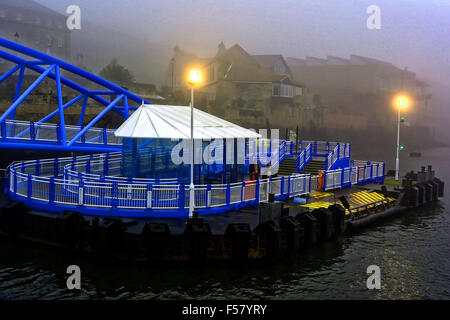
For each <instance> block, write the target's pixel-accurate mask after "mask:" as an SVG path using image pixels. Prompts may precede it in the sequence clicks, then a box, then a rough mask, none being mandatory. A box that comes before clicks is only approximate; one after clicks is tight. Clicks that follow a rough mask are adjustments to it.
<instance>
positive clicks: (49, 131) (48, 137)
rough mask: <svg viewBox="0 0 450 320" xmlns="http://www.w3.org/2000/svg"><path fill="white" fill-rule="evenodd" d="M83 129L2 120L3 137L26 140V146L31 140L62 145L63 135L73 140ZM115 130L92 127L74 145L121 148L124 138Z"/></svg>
mask: <svg viewBox="0 0 450 320" xmlns="http://www.w3.org/2000/svg"><path fill="white" fill-rule="evenodd" d="M63 130H64V132H63ZM82 130H83V127H82V126H70V125H66V126H64V128H62V127H61V125H59V124H53V123H43V122H41V123H40V122H32V121H20V120H3V121H2V122H0V137H1V139H2V140H7V141H8V142H9V143H13V142H16V143H24V142H25V144H24V146H25V145H28V144H30V142H33V143H35V142H42V143H47V144H54V145H62V144H63V138H62V137H63V135H64V136H65V137H66V139H70V140H72V139H74V138H75V137H76V136H77V135H78V133H79V132H80V131H82ZM114 131H115V130H113V129H106V128H95V127H91V128H89V129H88V130H86V131H85V132H84V133H83V134H82V135H81V136H79V137H78V138H77V139H76V140H74V146H84V147H90V148H91V149H90V150H92V147H96V148H100V149H99V150H101V149H102V148H107V149H108V150H110V149H111V151H112V150H121V149H122V138H121V137H116V136H115V135H114ZM63 133H64V134H63ZM44 149H48V147H45V148H44Z"/></svg>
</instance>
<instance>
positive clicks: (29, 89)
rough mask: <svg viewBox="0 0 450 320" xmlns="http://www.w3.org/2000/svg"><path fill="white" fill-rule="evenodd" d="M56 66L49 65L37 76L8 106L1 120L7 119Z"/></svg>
mask: <svg viewBox="0 0 450 320" xmlns="http://www.w3.org/2000/svg"><path fill="white" fill-rule="evenodd" d="M53 68H55V65H54V64H52V65H51V66H50V67H48V68H47V69H46V70H45V71H44V72H43V73H42V74H41V75H40V76H39V78H37V79H36V80H35V81H34V82H33V84H32V85H31V86H29V87H28V89H27V90H25V92H24V93H22V95H21V96H20V97H19V98H18V99H17V100H16V101H14V103H13V104H12V105H11V106H10V107H9V108H8V110H6V111H5V113H3V114H2V116H1V117H0V122H2V121H5V119H6V118H7V117H8V116H9V115H10V114H11V113H12V112H13V111H14V110H16V108H17V106H18V105H19V104H21V103H22V102H23V100H25V98H26V97H28V95H29V94H30V93H31V91H33V90H34V89H35V88H36V87H37V86H38V85H39V84H40V83H41V82H42V80H44V79H45V77H46V76H47V75H48V74H49V73H50V72H51V71H52V70H53Z"/></svg>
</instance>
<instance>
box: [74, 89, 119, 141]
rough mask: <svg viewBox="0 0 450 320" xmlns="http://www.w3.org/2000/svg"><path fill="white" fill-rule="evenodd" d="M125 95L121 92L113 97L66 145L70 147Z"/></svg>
mask: <svg viewBox="0 0 450 320" xmlns="http://www.w3.org/2000/svg"><path fill="white" fill-rule="evenodd" d="M124 96H125V95H123V94H121V95H120V96H118V97H117V98H116V99H114V101H113V102H111V103H110V104H109V105H108V106H107V107H106V108H105V109H103V110H102V112H100V113H99V114H98V115H97V116H96V117H95V118H94V119H92V120H91V122H89V123H88V124H87V125H86V127H84V128H83V129H82V130H81V131H80V132H78V133H77V134H76V135H75V137H73V139H72V140H70V142H69V143H68V144H67V146H68V147H70V146H71V145H72V144H74V143H75V141H77V140H78V139H79V138H80V137H81V136H82V135H83V134H85V133H86V131H88V130H89V129H90V128H91V127H92V126H93V125H94V124H96V123H97V121H98V120H100V118H101V117H103V116H104V115H105V113H107V112H108V111H109V110H110V109H112V108H113V107H114V106H115V105H116V104H117V103H118V102H119V101H120V100H121V99H122V98H123V97H124Z"/></svg>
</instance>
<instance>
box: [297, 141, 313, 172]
mask: <svg viewBox="0 0 450 320" xmlns="http://www.w3.org/2000/svg"><path fill="white" fill-rule="evenodd" d="M312 156H313V153H312V144H308V146H307V147H306V148H305V149H304V150H303V151H302V152H300V153H299V155H298V156H297V159H296V161H297V172H301V171H302V170H303V168H304V167H305V166H306V165H307V164H308V162H309V161H311V159H312Z"/></svg>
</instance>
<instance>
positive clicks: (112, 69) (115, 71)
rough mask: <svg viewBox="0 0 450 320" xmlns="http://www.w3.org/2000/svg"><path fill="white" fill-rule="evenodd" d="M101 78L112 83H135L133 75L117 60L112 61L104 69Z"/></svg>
mask: <svg viewBox="0 0 450 320" xmlns="http://www.w3.org/2000/svg"><path fill="white" fill-rule="evenodd" d="M99 76H100V77H102V78H104V79H106V80H110V81H118V82H125V83H129V82H133V80H134V76H133V74H132V73H131V72H130V71H129V70H128V69H127V68H125V67H124V66H122V65H120V64H119V63H118V61H117V59H116V58H114V59H112V61H111V62H110V63H109V64H108V65H107V66H106V67H104V68H103V69H102V70H101V71H100V73H99Z"/></svg>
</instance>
